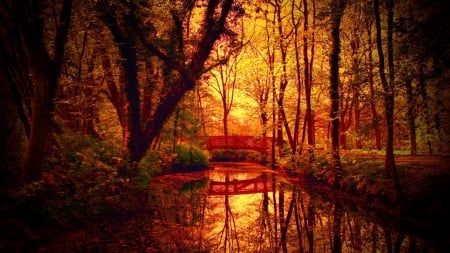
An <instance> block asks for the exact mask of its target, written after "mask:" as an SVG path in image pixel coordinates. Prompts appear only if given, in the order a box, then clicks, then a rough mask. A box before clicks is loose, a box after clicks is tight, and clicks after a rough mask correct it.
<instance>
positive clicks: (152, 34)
mask: <svg viewBox="0 0 450 253" xmlns="http://www.w3.org/2000/svg"><path fill="white" fill-rule="evenodd" d="M0 11H1V19H0V24H1V26H0V39H1V44H2V46H1V49H0V65H1V71H0V80H1V86H0V89H1V90H0V96H1V99H0V103H1V106H0V110H1V119H0V128H1V131H0V142H1V143H2V145H1V146H0V147H1V149H0V156H1V158H0V159H1V161H2V163H1V175H2V176H1V177H2V181H4V182H6V183H5V184H3V185H4V186H5V188H7V189H14V188H15V187H17V186H18V185H26V184H29V183H31V182H36V181H39V180H41V179H43V175H44V178H45V175H46V173H47V172H48V173H50V174H51V173H55V171H56V172H58V171H59V170H64V169H65V168H66V167H67V166H69V165H73V164H74V163H77V162H80V160H83V161H86V160H89V159H88V158H87V157H84V156H85V155H86V154H88V153H89V152H87V153H86V154H82V153H80V152H81V150H86V149H87V147H89V148H90V149H92V150H90V151H91V154H92V156H94V154H97V155H98V154H101V155H100V157H95V158H93V159H94V160H99V161H101V163H103V164H108V165H118V164H119V165H120V166H123V164H127V165H126V166H123V168H122V169H120V166H119V172H120V171H122V172H123V171H126V170H131V171H133V170H134V171H136V170H137V168H138V167H139V164H140V163H141V162H142V161H143V160H145V157H146V156H151V155H152V154H155V153H158V152H159V153H165V154H166V155H167V156H166V157H164V155H161V154H160V156H163V158H161V159H162V160H170V159H171V158H170V153H171V151H170V150H172V151H173V150H174V149H175V146H176V144H177V143H179V141H180V140H182V139H184V140H186V139H189V140H190V141H191V142H192V144H195V145H200V144H201V143H196V141H195V140H198V138H197V137H198V136H208V135H253V136H270V137H273V140H274V143H275V144H276V145H275V144H274V146H273V147H272V162H274V161H275V160H277V159H279V157H281V156H285V155H286V154H289V156H291V157H293V159H294V160H295V159H297V158H298V157H300V156H302V154H305V152H306V151H307V152H306V153H307V154H308V157H309V159H310V161H314V156H315V152H317V151H318V150H325V152H329V153H332V154H333V157H332V159H334V160H335V163H336V164H335V165H337V166H339V151H341V150H343V149H344V150H345V149H357V150H383V152H386V157H387V159H386V164H387V165H386V171H387V173H388V174H389V173H391V172H395V165H394V161H393V154H394V152H398V153H403V154H413V155H415V154H448V153H449V152H450V145H448V144H449V143H450V132H449V128H448V127H447V125H448V122H450V114H449V111H450V104H449V103H448V100H449V99H450V86H449V78H450V71H449V65H450V64H449V63H450V47H449V45H450V43H449V36H448V34H449V32H450V20H449V16H448V15H447V13H448V11H450V8H449V3H448V2H447V1H444V0H438V1H431V0H426V1H422V0H420V1H419V0H398V1H394V0H386V1H379V0H374V1H344V0H303V1H282V0H269V1H259V0H256V1H244V0H241V1H232V0H222V1H214V0H209V1H206V0H205V1H194V0H186V1H176V0H174V1H172V0H171V1H163V0H160V1H120V0H117V1H115V0H111V1H106V0H102V1H84V0H77V1H72V0H63V1H32V0H29V1H20V2H17V1H3V2H2V3H1V4H0ZM81 140H84V141H85V142H87V143H82V141H81ZM99 143H101V144H99ZM95 145H97V147H96V146H95ZM161 150H166V151H164V152H162V151H161ZM167 150H169V151H167ZM87 156H89V155H87ZM390 156H391V158H389V157H390ZM391 162H392V164H391V165H390V163H391ZM87 166H88V167H89V166H91V167H93V169H94V170H95V168H97V169H99V168H100V169H99V170H101V167H102V166H101V165H99V163H98V162H92V163H91V164H89V165H87ZM130 168H131V169H130ZM393 169H394V170H393ZM394 176H395V175H394ZM47 179H48V178H47Z"/></svg>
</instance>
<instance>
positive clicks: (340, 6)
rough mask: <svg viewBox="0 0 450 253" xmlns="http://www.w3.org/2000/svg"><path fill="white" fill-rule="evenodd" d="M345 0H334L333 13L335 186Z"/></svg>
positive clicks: (331, 96)
mask: <svg viewBox="0 0 450 253" xmlns="http://www.w3.org/2000/svg"><path fill="white" fill-rule="evenodd" d="M345 4H346V3H345V0H333V5H332V6H333V9H332V15H331V38H332V39H331V44H332V46H331V53H330V99H331V112H330V120H331V153H332V166H333V171H334V174H335V179H334V182H333V187H337V184H338V181H339V177H340V174H341V172H342V167H341V157H340V152H339V120H340V119H339V114H340V112H339V100H340V98H339V54H340V50H341V46H340V43H341V40H340V25H341V20H342V16H343V15H344V9H345Z"/></svg>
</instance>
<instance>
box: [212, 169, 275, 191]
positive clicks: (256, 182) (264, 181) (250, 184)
mask: <svg viewBox="0 0 450 253" xmlns="http://www.w3.org/2000/svg"><path fill="white" fill-rule="evenodd" d="M272 190H273V184H272V182H271V181H269V180H268V176H267V175H266V174H262V175H261V176H259V177H256V178H252V179H246V180H237V179H234V180H229V179H228V177H226V179H225V182H219V181H211V182H209V195H240V194H252V193H260V192H270V191H272Z"/></svg>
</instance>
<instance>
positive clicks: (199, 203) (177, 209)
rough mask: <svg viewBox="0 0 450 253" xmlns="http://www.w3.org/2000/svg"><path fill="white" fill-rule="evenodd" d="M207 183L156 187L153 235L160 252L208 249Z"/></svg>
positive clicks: (152, 200)
mask: <svg viewBox="0 0 450 253" xmlns="http://www.w3.org/2000/svg"><path fill="white" fill-rule="evenodd" d="M203 183H204V180H203V179H202V180H198V181H193V182H189V183H188V184H184V185H182V186H181V188H179V187H180V185H177V184H170V183H166V182H163V183H162V184H161V185H155V189H157V190H154V191H152V199H151V203H152V204H151V205H152V207H153V209H154V215H153V216H154V218H153V219H152V223H153V226H152V231H151V233H150V236H151V237H152V238H153V239H154V241H156V243H157V245H158V248H159V249H160V250H161V252H201V251H204V250H205V249H208V248H209V246H208V245H206V244H207V243H206V242H207V240H205V238H204V233H203V231H204V226H205V224H204V221H205V219H204V218H205V210H206V208H207V205H208V202H207V198H208V195H207V190H206V188H202V187H200V186H199V185H200V184H203Z"/></svg>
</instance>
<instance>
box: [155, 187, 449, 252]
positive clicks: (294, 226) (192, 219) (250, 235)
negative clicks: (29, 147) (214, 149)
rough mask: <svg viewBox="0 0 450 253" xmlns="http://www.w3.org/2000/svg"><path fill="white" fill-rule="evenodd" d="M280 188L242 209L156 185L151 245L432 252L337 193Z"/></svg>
mask: <svg viewBox="0 0 450 253" xmlns="http://www.w3.org/2000/svg"><path fill="white" fill-rule="evenodd" d="M274 183H275V181H274ZM178 187H179V186H178ZM283 187H284V188H282V189H281V191H276V192H263V193H258V195H252V196H258V198H253V202H250V203H246V205H247V206H246V208H241V207H239V208H237V207H234V206H233V205H234V202H233V201H232V197H231V196H227V195H224V196H222V197H220V198H217V197H215V198H214V200H212V199H210V198H209V199H208V197H207V193H206V192H205V191H203V190H196V191H191V190H187V191H186V192H182V193H181V192H180V191H178V190H176V189H177V187H176V186H173V188H171V189H167V188H166V189H160V194H157V195H158V197H156V198H154V199H153V202H154V203H158V205H155V207H156V208H155V210H156V209H157V210H159V211H155V215H154V217H159V218H155V219H153V220H152V225H153V226H152V231H151V235H152V238H154V239H155V241H156V244H157V245H155V246H157V247H158V248H160V249H161V251H162V252H200V251H210V252H301V253H312V252H323V253H334V252H352V253H353V252H354V253H363V252H430V251H429V249H430V245H429V244H427V243H425V242H424V241H423V240H422V239H420V238H418V237H415V236H413V235H409V234H404V233H400V232H398V228H397V226H396V225H393V223H392V220H389V219H387V218H386V219H384V220H380V219H377V218H376V216H375V215H374V213H373V212H368V211H367V210H363V209H357V208H356V205H348V204H346V203H344V202H342V201H341V200H340V199H339V198H335V199H333V198H331V201H330V200H326V199H324V198H321V197H319V196H318V195H317V194H313V195H311V192H310V191H307V190H305V189H304V188H297V187H293V189H292V187H291V186H289V185H285V186H283ZM169 188H170V187H169ZM273 189H275V187H273ZM278 189H280V187H278ZM215 200H218V201H215ZM255 200H256V201H255ZM230 202H231V203H230ZM219 210H220V211H219ZM217 211H219V212H217ZM215 228H218V231H217V230H215ZM213 231H214V232H213ZM211 232H212V233H211ZM432 252H433V251H432ZM436 252H440V251H436Z"/></svg>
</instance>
